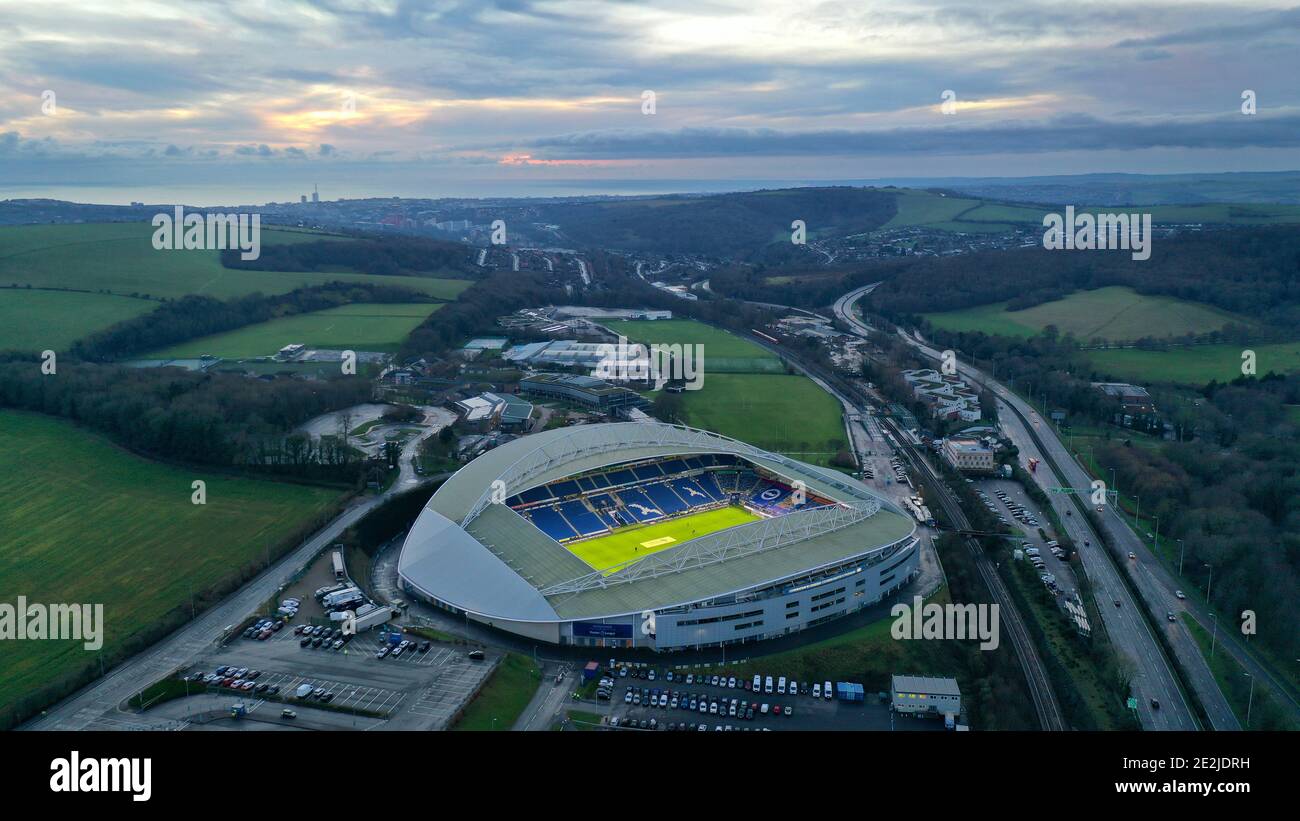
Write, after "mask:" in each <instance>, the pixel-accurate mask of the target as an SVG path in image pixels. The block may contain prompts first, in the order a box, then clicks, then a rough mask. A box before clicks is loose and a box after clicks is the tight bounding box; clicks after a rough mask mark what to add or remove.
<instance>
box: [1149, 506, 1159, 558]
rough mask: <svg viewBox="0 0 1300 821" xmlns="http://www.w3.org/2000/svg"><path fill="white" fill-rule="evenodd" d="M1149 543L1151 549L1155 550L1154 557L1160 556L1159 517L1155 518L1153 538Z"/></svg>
mask: <svg viewBox="0 0 1300 821" xmlns="http://www.w3.org/2000/svg"><path fill="white" fill-rule="evenodd" d="M1151 543H1152V549H1153V550H1155V552H1156V555H1157V556H1159V555H1160V517H1159V516H1156V529H1155V536H1154V537H1152V540H1151Z"/></svg>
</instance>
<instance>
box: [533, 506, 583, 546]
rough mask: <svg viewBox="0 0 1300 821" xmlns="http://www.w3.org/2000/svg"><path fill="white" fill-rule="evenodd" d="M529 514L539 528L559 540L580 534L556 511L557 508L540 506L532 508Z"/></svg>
mask: <svg viewBox="0 0 1300 821" xmlns="http://www.w3.org/2000/svg"><path fill="white" fill-rule="evenodd" d="M529 516H530V518H531V519H532V520H533V524H535V525H537V529H538V530H540V531H542V532H543V533H545V534H546V535H547V536H550V537H551V538H552V539H555V540H557V541H559V540H561V539H572V538H574V537H576V536H577V535H578V534H577V532H575V531H574V529H573V528H572V527H570V526H569V523H568V522H566V521H564V517H562V516H561V515H560V514H559V513H557V512H556V511H555V508H550V507H539V508H536V509H534V510H530V511H529Z"/></svg>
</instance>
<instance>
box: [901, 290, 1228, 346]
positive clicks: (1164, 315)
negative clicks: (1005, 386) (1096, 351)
mask: <svg viewBox="0 0 1300 821" xmlns="http://www.w3.org/2000/svg"><path fill="white" fill-rule="evenodd" d="M1005 308H1006V303H995V304H992V305H979V306H976V307H973V308H966V309H963V310H960V311H946V312H944V313H934V314H926V315H925V316H926V318H927V319H928V320H929V321H930V323H931V324H933V325H934V326H935V327H937V328H942V329H944V330H949V331H983V332H984V333H987V334H1001V335H1003V336H1032V335H1033V334H1035V333H1037V332H1038V331H1040V330H1042V329H1043V328H1046V327H1047V326H1048V325H1055V326H1056V327H1057V328H1058V329H1060V331H1061V333H1062V334H1064V333H1073V334H1074V335H1075V337H1077V338H1078V339H1080V340H1082V341H1087V340H1089V339H1094V338H1097V337H1101V338H1103V339H1109V340H1114V341H1127V340H1133V339H1138V338H1141V337H1143V336H1153V337H1170V336H1181V335H1183V334H1186V333H1189V332H1190V333H1203V332H1206V331H1213V330H1217V329H1219V328H1222V327H1223V326H1224V325H1225V324H1226V323H1228V322H1236V323H1239V324H1242V325H1250V324H1252V323H1251V321H1250V319H1249V318H1247V317H1242V316H1238V315H1236V314H1232V313H1229V312H1227V311H1223V310H1220V309H1218V308H1214V307H1211V306H1209V305H1202V304H1199V303H1196V302H1188V301H1186V300H1182V299H1177V298H1175V297H1166V296H1146V295H1143V294H1139V293H1138V292H1136V291H1134V290H1133V289H1132V288H1124V287H1120V286H1111V287H1107V288H1097V289H1096V290H1092V291H1076V292H1075V293H1073V294H1070V295H1069V296H1068V297H1066V298H1065V299H1058V300H1055V301H1052V302H1045V303H1043V304H1042V305H1035V306H1034V307H1032V308H1026V309H1025V310H1022V311H1007V310H1005Z"/></svg>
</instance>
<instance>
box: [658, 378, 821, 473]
mask: <svg viewBox="0 0 1300 821" xmlns="http://www.w3.org/2000/svg"><path fill="white" fill-rule="evenodd" d="M681 397H682V401H683V405H684V407H685V410H686V413H687V415H688V420H689V423H690V425H691V426H692V427H697V428H704V429H705V430H712V431H716V432H718V433H721V434H722V435H724V436H730V437H732V438H733V439H739V440H741V441H742V442H748V443H750V444H751V445H756V446H758V447H761V448H764V449H766V450H774V451H778V452H780V453H785V454H788V455H790V456H793V457H795V458H796V459H803V460H804V461H807V462H813V463H815V464H820V465H825V464H828V463H829V462H830V459H831V457H832V456H834V455H835V451H836V450H838V449H839V448H841V447H843V446H844V436H845V433H844V424H843V422H842V421H841V412H842V411H841V408H840V403H839V402H837V401H836V400H835V398H834V397H833V396H831V395H830V394H828V393H826V391H824V390H822V389H821V388H819V387H818V386H817V384H816V383H815V382H813V381H812V380H811V379H808V378H807V377H804V376H786V375H777V374H753V373H713V374H710V373H706V375H705V377H704V387H703V388H701V389H700V390H698V391H686V392H685V393H683V394H681ZM831 440H834V441H835V442H837V443H838V444H837V445H836V446H835V447H831V446H830V444H829V443H830V441H831Z"/></svg>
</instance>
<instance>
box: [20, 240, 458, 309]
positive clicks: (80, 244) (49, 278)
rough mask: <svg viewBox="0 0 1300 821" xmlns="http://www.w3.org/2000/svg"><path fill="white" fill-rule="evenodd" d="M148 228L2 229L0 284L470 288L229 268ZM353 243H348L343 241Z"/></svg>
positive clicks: (176, 290)
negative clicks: (158, 239)
mask: <svg viewBox="0 0 1300 821" xmlns="http://www.w3.org/2000/svg"><path fill="white" fill-rule="evenodd" d="M152 236H153V227H152V226H151V225H150V224H149V223H147V222H114V223H88V224H83V225H18V226H11V227H5V228H0V286H8V285H11V284H13V283H17V284H19V285H31V286H32V287H33V288H40V287H57V288H78V289H85V290H90V291H100V290H106V291H110V292H112V293H115V294H126V295H131V294H141V295H148V296H152V297H173V298H174V297H181V296H185V295H186V294H205V295H207V296H212V297H217V298H221V299H224V298H228V297H233V296H240V295H242V294H248V293H253V292H255V291H260V292H262V293H264V294H280V293H285V292H287V291H292V290H293V289H295V288H300V287H302V286H304V285H320V284H323V283H326V282H333V281H344V282H372V283H378V284H384V285H397V286H402V287H406V288H411V289H413V290H417V291H421V292H423V293H426V294H428V295H430V296H433V297H438V298H441V299H455V298H456V296H457V295H459V294H460V292H461V291H463V290H465V289H466V288H468V287H469V285H470V282H469V281H468V280H464V279H434V278H430V277H404V276H368V275H366V274H359V273H347V272H342V273H280V272H272V271H243V270H233V269H229V268H224V267H222V265H221V260H220V252H219V251H184V250H181V251H158V250H155V249H154V247H153V244H152V242H151V238H152ZM321 239H330V237H328V236H323V235H320V234H312V233H306V232H301V231H289V230H275V229H270V228H267V229H263V231H262V244H263V245H272V244H277V243H295V242H315V241H319V240H321ZM338 241H340V242H347V241H348V240H346V239H339V240H338Z"/></svg>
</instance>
